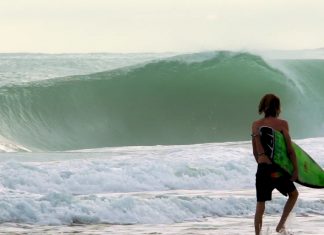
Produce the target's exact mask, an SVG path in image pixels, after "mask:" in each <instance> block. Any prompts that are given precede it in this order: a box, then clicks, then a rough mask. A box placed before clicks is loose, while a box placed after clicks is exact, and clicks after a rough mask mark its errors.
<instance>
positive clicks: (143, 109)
mask: <svg viewBox="0 0 324 235" xmlns="http://www.w3.org/2000/svg"><path fill="white" fill-rule="evenodd" d="M323 63H324V62H323V61H322V60H300V61H295V60H285V61H268V62H267V61H265V60H263V59H262V58H261V57H260V56H256V55H252V54H248V53H232V52H215V53H198V54H193V55H183V56H177V57H173V58H169V59H164V60H159V61H152V62H150V63H146V64H145V65H139V66H132V67H124V68H122V69H116V70H112V71H107V72H101V73H95V74H90V75H78V76H70V77H64V78H57V79H49V80H46V81H45V80H44V81H37V82H29V83H26V84H19V85H18V84H10V85H5V86H2V87H1V88H0V94H1V95H0V119H1V120H0V132H1V135H2V136H4V137H5V138H7V139H10V140H14V141H15V142H17V143H19V144H21V145H23V146H26V147H27V148H29V149H33V150H37V149H38V150H71V149H85V148H97V147H109V146H129V145H157V144H162V145H170V144H193V143H203V142H215V141H217V142H223V141H235V140H246V139H248V138H249V133H250V124H251V122H252V121H253V120H254V119H256V118H257V117H258V116H257V114H256V113H257V106H258V102H259V100H260V98H261V97H262V96H263V95H264V94H265V93H268V92H273V93H276V94H278V95H279V96H280V97H281V99H282V103H283V104H282V106H283V117H284V118H287V119H288V120H289V122H290V125H291V129H292V133H293V136H294V137H296V138H302V137H307V136H320V135H321V133H323V129H324V125H323V122H322V120H323V117H324V115H323V112H322V110H323V108H324V107H323V104H324V102H323V99H324V98H323V95H322V88H323V87H324V80H323V79H321V78H322V76H323V75H324V66H323Z"/></svg>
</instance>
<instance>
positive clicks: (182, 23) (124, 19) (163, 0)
mask: <svg viewBox="0 0 324 235" xmlns="http://www.w3.org/2000/svg"><path fill="white" fill-rule="evenodd" d="M323 22H324V1H323V0H194V1H189V0H0V32H1V33H0V52H51V53H61V52H165V51H168V52H170V51H176V52H183V51H187V52H189V51H201V50H215V49H231V50H238V49H239V50H241V49H305V48H320V47H324V26H323Z"/></svg>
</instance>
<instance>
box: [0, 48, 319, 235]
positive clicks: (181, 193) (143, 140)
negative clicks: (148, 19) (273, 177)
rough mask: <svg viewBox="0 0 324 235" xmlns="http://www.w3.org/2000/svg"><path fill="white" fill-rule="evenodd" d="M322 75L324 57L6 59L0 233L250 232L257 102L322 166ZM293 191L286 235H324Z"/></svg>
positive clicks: (279, 200) (276, 211)
mask: <svg viewBox="0 0 324 235" xmlns="http://www.w3.org/2000/svg"><path fill="white" fill-rule="evenodd" d="M323 76H324V51H323V50H315V51H306V52H305V51H300V52H271V53H270V52H267V53H266V52H263V53H261V52H232V51H209V52H199V53H188V54H180V53H159V54H157V53H145V54H144V53H142V54H140V53H132V54H110V53H93V54H23V53H18V54H0V151H1V153H0V234H75V233H80V234H253V232H254V229H253V216H254V210H255V203H256V199H255V189H254V183H255V171H256V163H255V160H254V157H253V155H252V148H251V141H250V132H251V131H250V126H251V123H252V121H253V120H255V119H257V118H259V116H258V114H257V106H258V103H259V100H260V98H261V97H262V96H263V95H264V94H265V93H268V92H271V93H275V94H277V95H278V96H279V97H280V98H281V101H282V113H281V116H282V117H283V118H285V119H287V120H288V121H289V124H290V132H291V136H292V138H293V139H294V140H295V141H296V143H297V144H299V145H300V146H301V147H303V149H304V150H306V152H308V153H309V154H310V155H311V156H312V157H313V158H314V159H315V160H316V161H317V162H318V163H319V164H320V165H321V166H322V167H324V121H323V120H324V111H323V110H324V95H323V88H324V80H323ZM297 186H298V185H297ZM298 190H299V191H300V198H299V200H298V203H297V205H296V207H295V209H294V211H293V213H292V216H291V217H290V218H289V223H288V224H287V230H289V231H290V233H292V234H323V233H324V229H323V226H322V225H323V222H324V201H323V196H324V191H323V190H320V189H310V188H306V187H303V186H298ZM284 203H285V198H284V197H283V196H281V195H280V194H279V193H277V192H274V195H273V200H272V201H271V202H268V203H267V206H266V215H265V218H264V223H265V224H264V233H263V234H275V231H274V230H275V227H276V223H277V222H278V220H279V217H280V213H281V211H282V208H283V205H284Z"/></svg>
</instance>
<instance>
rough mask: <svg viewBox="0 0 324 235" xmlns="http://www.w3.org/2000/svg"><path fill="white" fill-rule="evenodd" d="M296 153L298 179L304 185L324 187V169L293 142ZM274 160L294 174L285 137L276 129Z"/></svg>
mask: <svg viewBox="0 0 324 235" xmlns="http://www.w3.org/2000/svg"><path fill="white" fill-rule="evenodd" d="M292 145H293V148H294V150H295V153H296V158H297V166H298V180H297V181H296V182H297V183H300V184H302V185H304V186H307V187H311V188H324V170H323V169H322V167H321V166H320V165H319V164H317V163H316V162H315V161H314V160H313V159H312V158H311V157H310V156H309V155H308V154H307V153H306V152H305V151H304V150H303V149H302V148H301V147H299V146H298V145H297V144H295V143H294V142H293V143H292ZM272 161H273V162H274V163H275V164H277V165H278V166H279V167H281V168H282V169H283V170H284V171H286V172H287V173H288V174H290V175H291V174H292V172H293V165H292V162H291V160H290V158H289V156H288V153H287V146H286V142H285V138H284V136H283V135H282V133H281V132H279V131H276V130H274V149H273V156H272Z"/></svg>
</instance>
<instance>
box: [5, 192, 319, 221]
mask: <svg viewBox="0 0 324 235" xmlns="http://www.w3.org/2000/svg"><path fill="white" fill-rule="evenodd" d="M0 199H1V204H0V209H1V210H2V211H4V213H1V215H0V222H2V223H4V222H10V223H27V224H38V225H40V224H41V225H62V224H65V225H66V224H68V225H71V224H98V223H107V224H172V223H180V222H188V221H202V220H204V219H205V218H206V217H230V216H236V217H238V216H251V217H252V215H253V213H254V207H255V198H254V197H248V198H247V197H215V196H208V195H207V196H206V195H199V194H198V195H189V196H188V195H186V196H185V195H172V194H170V195H164V194H157V195H150V196H145V197H143V196H136V195H87V196H72V195H69V194H64V193H56V192H53V193H49V194H47V195H44V196H37V195H36V196H29V197H27V196H26V195H19V196H17V195H15V197H10V193H8V196H6V197H4V196H2V195H0ZM285 202H286V199H285V198H281V199H275V200H273V201H272V203H271V204H270V205H268V206H267V208H266V213H271V214H277V215H279V214H280V213H281V210H282V207H283V206H284V204H285ZM323 210H324V205H323V200H320V199H317V200H299V203H298V205H297V207H296V209H295V212H296V213H297V215H304V216H305V215H306V216H307V215H312V214H316V215H324V213H323Z"/></svg>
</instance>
